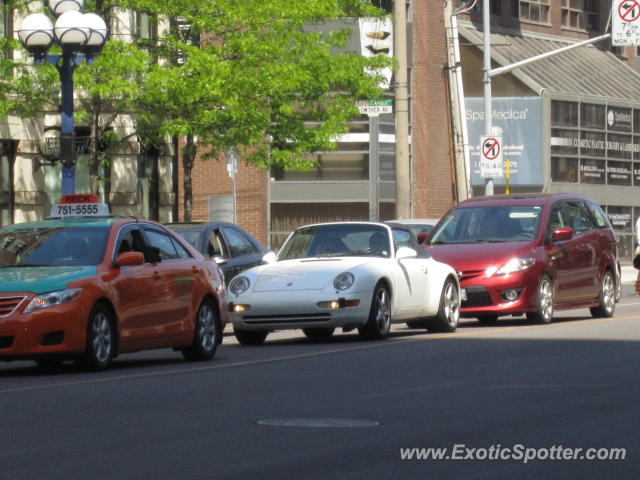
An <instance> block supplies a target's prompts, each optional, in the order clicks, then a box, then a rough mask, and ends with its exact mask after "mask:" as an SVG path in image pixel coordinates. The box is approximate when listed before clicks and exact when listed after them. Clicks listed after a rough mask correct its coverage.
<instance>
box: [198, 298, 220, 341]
mask: <svg viewBox="0 0 640 480" xmlns="http://www.w3.org/2000/svg"><path fill="white" fill-rule="evenodd" d="M198 335H199V336H200V345H202V348H203V349H205V350H206V351H209V350H211V349H212V348H213V346H214V345H215V341H216V326H215V321H214V319H213V311H212V310H211V308H210V307H209V306H207V305H203V306H202V308H200V313H199V314H198Z"/></svg>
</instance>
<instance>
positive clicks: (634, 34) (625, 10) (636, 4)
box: [611, 0, 640, 46]
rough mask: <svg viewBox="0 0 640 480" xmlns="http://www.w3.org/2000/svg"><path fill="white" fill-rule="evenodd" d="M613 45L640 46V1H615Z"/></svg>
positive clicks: (612, 18) (613, 6)
mask: <svg viewBox="0 0 640 480" xmlns="http://www.w3.org/2000/svg"><path fill="white" fill-rule="evenodd" d="M611 43H612V44H613V45H615V46H626V45H631V46H640V0H613V5H612V7H611Z"/></svg>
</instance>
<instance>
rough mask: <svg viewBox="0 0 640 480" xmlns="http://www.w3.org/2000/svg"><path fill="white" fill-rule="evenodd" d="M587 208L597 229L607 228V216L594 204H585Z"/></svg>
mask: <svg viewBox="0 0 640 480" xmlns="http://www.w3.org/2000/svg"><path fill="white" fill-rule="evenodd" d="M587 207H588V208H589V211H590V212H591V214H592V215H593V218H594V220H595V221H596V227H597V228H609V220H607V214H606V213H604V210H602V207H600V205H598V204H597V203H595V202H590V201H589V202H587Z"/></svg>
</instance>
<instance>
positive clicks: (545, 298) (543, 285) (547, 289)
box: [526, 274, 555, 324]
mask: <svg viewBox="0 0 640 480" xmlns="http://www.w3.org/2000/svg"><path fill="white" fill-rule="evenodd" d="M554 300H555V294H554V291H553V281H552V280H551V278H550V277H549V276H548V275H546V274H545V275H542V277H541V278H540V282H538V290H537V292H536V305H537V308H536V311H535V312H527V313H526V315H527V320H529V321H530V322H533V323H545V324H546V323H551V322H552V321H553V308H554Z"/></svg>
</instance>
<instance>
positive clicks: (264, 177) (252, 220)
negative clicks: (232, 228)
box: [178, 154, 268, 245]
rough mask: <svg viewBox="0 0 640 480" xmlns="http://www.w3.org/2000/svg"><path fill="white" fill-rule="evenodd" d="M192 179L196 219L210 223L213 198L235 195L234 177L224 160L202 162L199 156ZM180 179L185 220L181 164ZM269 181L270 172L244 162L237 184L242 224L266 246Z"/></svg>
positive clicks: (239, 216)
mask: <svg viewBox="0 0 640 480" xmlns="http://www.w3.org/2000/svg"><path fill="white" fill-rule="evenodd" d="M179 158H181V157H179ZM191 176H192V187H193V214H192V220H194V221H207V220H208V218H209V203H208V199H209V196H210V195H231V194H232V191H233V186H232V183H231V178H229V174H228V173H227V170H226V167H225V164H224V161H223V160H216V159H210V160H202V158H201V155H200V154H198V157H197V159H196V162H195V165H194V168H193V172H192V175H191ZM178 178H179V182H178V183H179V184H178V202H179V217H180V220H181V221H183V220H184V188H183V182H184V171H183V168H182V162H179V167H178ZM267 181H268V174H267V172H265V171H264V170H261V169H259V168H256V167H255V166H252V165H247V164H245V163H242V162H241V164H240V166H239V172H238V178H237V182H236V193H237V197H236V205H237V215H238V225H240V226H241V227H242V228H244V229H246V230H247V231H249V232H250V233H251V234H252V235H254V236H255V237H256V238H257V239H258V240H259V241H260V242H262V243H263V244H265V245H266V244H267V198H268V195H267V186H268V184H267Z"/></svg>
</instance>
